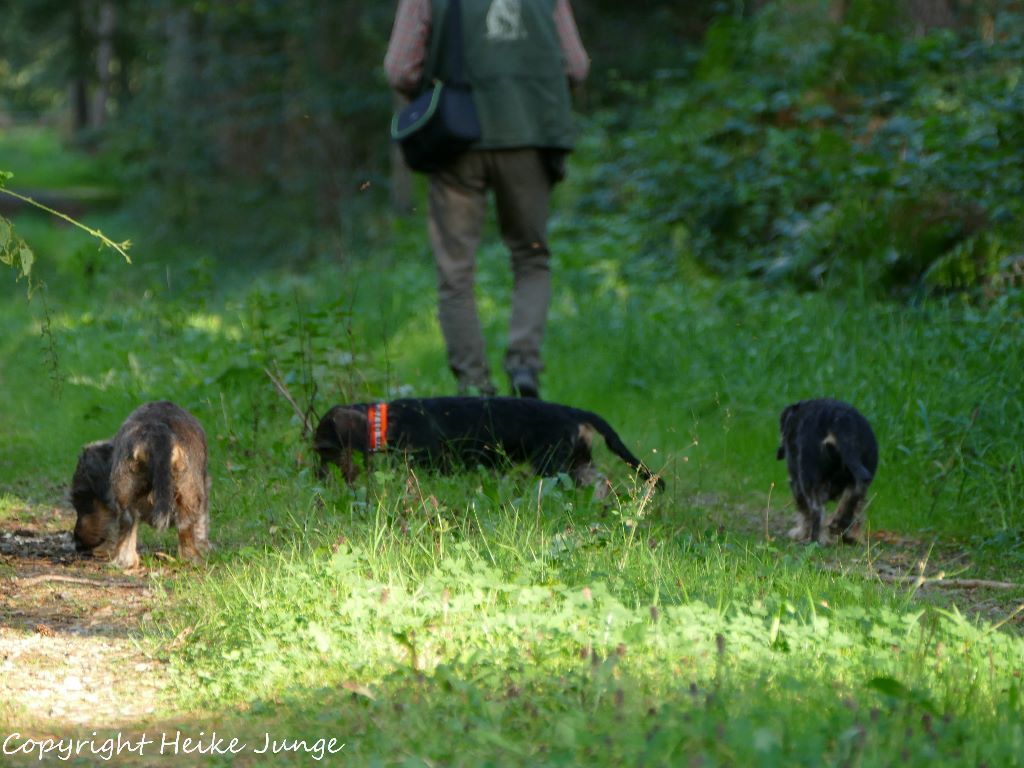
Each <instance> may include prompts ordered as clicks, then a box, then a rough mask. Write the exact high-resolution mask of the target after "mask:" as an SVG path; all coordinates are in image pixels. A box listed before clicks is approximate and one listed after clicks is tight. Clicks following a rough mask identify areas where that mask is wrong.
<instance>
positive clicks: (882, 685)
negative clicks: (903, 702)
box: [868, 677, 914, 699]
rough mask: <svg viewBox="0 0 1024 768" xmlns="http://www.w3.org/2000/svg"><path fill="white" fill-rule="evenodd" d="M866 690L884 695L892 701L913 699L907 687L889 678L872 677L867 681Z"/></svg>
mask: <svg viewBox="0 0 1024 768" xmlns="http://www.w3.org/2000/svg"><path fill="white" fill-rule="evenodd" d="M868 688H872V689H874V690H876V691H878V692H879V693H884V694H885V695H886V696H891V697H892V698H894V699H913V698H914V695H913V694H912V693H911V691H910V689H909V688H907V686H905V685H904V684H903V683H901V682H900V681H899V680H896V679H894V678H891V677H873V678H871V679H870V680H868Z"/></svg>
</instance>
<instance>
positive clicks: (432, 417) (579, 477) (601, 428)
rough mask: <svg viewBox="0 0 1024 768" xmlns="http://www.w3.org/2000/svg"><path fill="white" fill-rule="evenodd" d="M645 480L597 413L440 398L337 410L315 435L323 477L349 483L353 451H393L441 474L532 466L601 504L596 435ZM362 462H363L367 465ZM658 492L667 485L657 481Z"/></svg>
mask: <svg viewBox="0 0 1024 768" xmlns="http://www.w3.org/2000/svg"><path fill="white" fill-rule="evenodd" d="M595 432H596V433H600V434H601V435H602V436H603V437H604V439H605V442H606V443H607V445H608V447H609V448H610V449H611V450H612V451H613V452H614V453H615V454H617V455H618V456H619V457H620V458H621V459H622V460H623V461H625V462H626V463H627V464H629V466H631V467H633V468H634V469H635V470H636V471H637V472H638V473H639V474H640V475H641V476H642V477H643V478H644V479H647V480H649V479H651V478H652V477H653V474H652V473H651V471H650V470H649V469H647V467H646V466H644V464H643V462H642V461H640V459H638V458H637V457H636V456H634V455H633V454H632V453H630V451H629V449H628V448H627V447H626V446H625V445H624V444H623V442H622V440H621V439H620V438H619V436H618V435H617V434H616V432H615V430H614V429H612V428H611V426H609V424H608V422H606V421H605V420H604V419H602V418H601V417H600V416H598V415H597V414H596V413H591V412H589V411H582V410H579V409H576V408H570V407H569V406H567V405H556V404H555V403H549V402H545V401H541V400H533V399H523V398H514V397H435V398H426V399H403V400H394V401H392V402H390V403H356V404H354V405H337V406H335V407H334V408H332V409H331V410H330V411H328V412H327V413H326V414H325V415H324V417H323V418H322V419H321V420H320V424H319V425H318V426H317V428H316V435H315V437H314V443H313V447H314V448H315V449H316V451H317V453H318V454H319V455H320V471H321V473H324V472H325V471H326V467H327V465H328V464H336V465H337V466H338V467H340V468H341V472H342V475H344V477H345V479H346V480H347V481H348V482H349V483H352V482H354V480H355V478H356V474H357V469H356V466H355V464H354V462H353V461H352V456H353V451H358V452H359V453H362V454H363V455H364V457H368V456H369V455H370V454H372V453H374V452H378V451H383V450H388V449H394V450H397V451H401V452H403V453H405V454H406V456H408V458H409V460H410V461H411V462H413V463H416V464H421V465H422V464H427V465H429V466H433V467H436V468H437V469H440V470H441V471H451V470H454V469H456V468H458V467H473V466H476V465H483V466H487V467H494V466H499V465H502V464H505V463H515V462H529V463H530V465H531V466H532V467H533V469H534V471H535V472H536V473H537V474H538V475H541V476H550V475H555V474H558V473H559V472H567V473H568V474H569V475H570V477H572V479H573V481H574V482H575V483H576V485H578V486H580V485H587V484H592V485H594V488H595V495H596V496H597V497H598V498H603V497H604V496H605V495H607V493H608V490H609V486H608V481H607V479H606V478H605V477H604V476H603V475H602V474H601V473H600V472H598V471H597V468H596V467H595V466H594V463H593V460H592V456H591V444H592V443H593V440H594V434H595ZM364 460H365V459H364ZM656 483H657V485H658V487H663V486H664V483H663V482H662V481H661V479H660V478H659V479H658V480H657V481H656Z"/></svg>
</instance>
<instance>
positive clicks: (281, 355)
mask: <svg viewBox="0 0 1024 768" xmlns="http://www.w3.org/2000/svg"><path fill="white" fill-rule="evenodd" d="M91 223H95V224H97V225H99V226H100V227H101V228H103V229H104V231H108V232H110V233H113V234H116V236H117V237H118V238H119V239H120V238H122V237H132V238H133V239H136V240H139V239H140V238H139V236H138V235H139V233H136V232H132V231H130V225H128V224H126V222H125V221H124V220H106V221H103V220H101V221H97V222H91ZM605 223H606V224H607V226H608V228H609V229H613V228H614V227H615V226H620V224H617V223H616V222H615V221H614V220H609V221H607V222H605ZM17 224H18V227H19V231H21V232H22V233H23V235H24V236H25V237H27V238H29V239H30V240H31V241H32V242H33V244H34V247H35V248H36V249H37V256H38V264H39V266H38V269H39V276H40V277H41V278H42V279H44V280H45V281H46V283H47V285H48V290H47V292H46V293H45V295H43V294H37V295H36V297H35V298H34V299H33V300H32V301H31V303H29V302H26V300H25V298H24V293H23V286H21V287H19V286H11V287H10V288H8V289H5V290H8V293H9V299H8V300H7V301H5V302H4V303H3V305H2V307H0V328H2V329H3V330H2V334H0V388H2V390H3V391H4V392H5V393H6V394H5V401H4V404H5V407H4V409H3V410H2V411H0V434H2V435H3V437H2V438H0V466H3V468H4V472H3V477H4V482H3V484H2V486H0V494H3V498H4V499H17V500H21V499H35V500H40V499H43V500H45V499H49V500H50V501H54V500H55V499H54V498H53V497H54V495H55V494H56V493H57V492H58V489H59V488H60V487H61V484H63V483H64V482H66V479H67V478H68V477H69V476H70V473H71V471H72V469H73V465H74V461H75V458H76V456H77V451H78V448H79V447H80V445H81V444H82V443H84V442H86V441H88V440H92V439H97V438H100V437H104V436H109V435H110V434H112V433H113V431H114V430H115V429H116V428H117V426H118V424H119V423H120V421H121V420H122V419H123V418H124V415H125V414H126V413H127V412H128V411H129V410H130V409H131V408H132V407H134V406H135V405H137V404H138V403H139V402H142V401H145V400H150V399H156V398H162V397H170V398H172V399H174V400H176V401H177V402H179V403H180V404H182V405H184V406H185V407H187V408H189V409H191V410H192V411H193V412H195V413H196V414H197V415H198V416H199V417H200V419H201V420H202V421H203V423H204V424H205V426H206V429H207V432H208V435H209V438H210V445H211V466H212V471H213V476H214V490H213V504H212V514H213V538H214V540H215V541H216V543H217V550H216V551H215V552H214V554H213V555H212V557H211V563H210V566H209V568H208V570H206V571H204V572H194V571H190V570H183V571H181V572H180V573H176V574H175V573H172V575H171V576H170V577H169V578H168V580H167V581H166V587H167V593H166V597H165V599H164V601H163V602H162V606H161V608H160V609H159V611H158V612H157V613H156V614H155V615H154V616H153V617H152V618H151V619H150V620H148V621H147V622H145V623H144V625H143V633H144V634H143V637H142V642H143V644H144V647H146V648H147V649H149V651H150V652H151V653H154V654H156V655H157V656H158V657H160V658H162V659H165V660H166V661H167V662H168V665H169V669H170V671H171V674H172V675H173V676H174V677H175V679H176V685H177V690H178V694H177V699H176V700H177V704H178V706H179V708H180V709H179V710H178V711H177V712H176V713H175V714H172V715H169V716H168V717H169V721H170V722H171V723H172V724H173V727H181V728H183V729H184V730H185V731H188V732H191V733H198V731H199V730H205V731H206V732H209V730H210V729H211V728H213V727H217V728H218V729H219V730H220V731H222V732H230V733H232V734H236V733H237V734H241V735H243V736H245V737H247V738H248V739H249V740H250V742H252V743H254V744H255V743H261V742H262V734H263V733H264V732H270V733H271V734H272V736H277V737H280V738H285V737H287V738H308V739H310V741H311V743H312V742H313V741H315V740H316V739H317V738H320V737H332V736H333V737H337V738H338V739H339V740H340V741H343V742H344V743H345V745H346V746H345V749H344V750H343V753H342V757H343V758H344V759H345V761H346V762H348V763H351V764H357V765H362V764H366V765H375V764H415V765H420V764H435V765H436V764H446V765H483V764H502V765H505V764H512V765H575V764H581V763H587V764H607V765H619V764H640V763H649V764H665V765H668V764H678V763H680V762H684V763H685V762H688V761H692V762H694V763H695V764H696V763H699V764H704V765H747V764H757V765H793V764H806V765H888V764H891V763H894V762H898V763H900V764H925V763H928V764H948V765H962V764H981V763H982V762H986V763H987V764H989V765H1019V764H1020V763H1021V755H1024V730H1022V726H1021V715H1022V714H1024V707H1022V701H1021V678H1020V675H1021V671H1022V665H1021V658H1022V652H1024V644H1022V642H1021V639H1020V637H1019V633H1018V632H1017V631H1016V630H1015V629H1013V625H1014V623H1015V621H1016V620H1015V619H1012V618H1011V617H1012V613H1013V610H1014V605H1015V604H1014V603H1013V602H1012V599H1013V598H1014V597H1018V598H1019V597H1020V596H1021V593H1020V591H1018V592H1016V593H1009V597H1008V598H1007V599H1005V600H1003V601H1001V602H997V603H996V604H995V606H994V607H993V606H992V604H991V603H988V604H987V608H979V605H978V603H977V602H976V601H975V600H974V598H973V596H972V595H971V594H970V593H950V596H944V595H941V594H940V595H939V596H934V597H928V596H927V595H926V594H923V593H918V592H917V591H916V590H915V589H913V588H912V587H909V586H904V587H896V586H893V585H889V584H884V583H881V582H879V581H876V580H870V579H864V578H861V577H858V576H856V575H855V574H857V573H863V572H864V570H865V567H866V566H865V562H866V561H867V560H871V559H875V558H878V559H880V560H883V561H884V560H886V558H887V557H888V554H887V550H886V547H885V545H884V544H873V545H872V547H871V548H864V547H854V548H845V549H843V550H842V551H839V552H833V551H820V550H816V549H808V548H804V547H801V546H796V545H791V544H789V543H786V542H784V541H782V540H778V539H775V538H771V539H766V538H765V536H764V533H763V520H764V514H765V512H766V510H768V514H769V517H770V520H771V523H772V526H773V532H777V530H775V529H776V528H777V526H778V523H779V518H780V511H783V510H784V509H785V508H786V507H788V506H790V505H791V502H790V499H789V496H788V491H787V489H786V481H785V472H784V467H783V465H782V464H781V463H779V462H777V461H775V458H774V449H775V445H776V439H777V437H776V433H777V416H778V412H779V410H780V409H781V408H782V406H784V405H785V404H786V403H788V402H790V401H792V400H795V399H798V398H802V397H810V396H817V395H832V396H837V397H841V398H845V399H849V400H851V401H852V402H854V403H856V404H857V405H858V406H860V407H861V408H862V409H863V411H864V412H865V413H866V414H867V415H868V416H869V418H870V419H871V420H872V422H873V423H874V425H875V428H876V431H877V433H878V436H879V439H880V442H881V446H882V460H881V468H880V471H879V474H878V478H877V480H876V482H875V484H874V485H873V487H872V500H871V505H870V508H869V518H870V524H871V528H872V529H873V530H878V529H886V530H889V531H893V532H896V533H898V534H900V535H903V536H909V537H912V538H915V539H917V540H919V541H920V542H921V544H922V546H924V547H925V548H927V546H928V544H929V542H935V546H936V547H937V548H939V549H942V548H946V549H949V548H954V549H956V550H957V551H959V552H961V553H965V556H966V559H961V560H960V561H958V562H959V563H960V565H959V566H958V567H959V568H960V570H959V571H957V572H956V573H954V574H951V575H964V576H979V575H980V576H997V577H1000V578H1010V579H1015V580H1018V581H1020V580H1021V578H1022V573H1024V567H1022V564H1024V557H1022V556H1021V549H1020V546H1019V542H1018V540H1017V539H1016V535H1017V534H1016V532H1017V531H1019V530H1020V529H1021V525H1022V523H1024V518H1022V515H1024V512H1022V509H1024V507H1022V504H1021V501H1022V486H1021V480H1020V467H1021V466H1022V458H1024V456H1022V448H1021V445H1022V444H1024V441H1022V440H1021V437H1022V435H1021V429H1022V426H1021V425H1022V424H1024V418H1022V416H1024V414H1022V407H1024V406H1022V404H1021V403H1022V401H1021V398H1020V397H1019V394H1020V390H1019V371H1020V370H1021V367H1022V365H1021V363H1022V361H1021V348H1022V346H1021V341H1022V339H1021V323H1020V320H1021V304H1020V302H1019V299H1018V298H1016V297H1014V296H1013V295H1012V294H1011V295H1010V296H1008V297H1007V298H1005V299H1003V300H1002V301H1001V302H998V303H996V304H994V305H991V306H987V307H985V308H979V307H976V306H970V305H965V304H959V303H956V302H933V303H929V304H926V305H924V306H920V307H914V308H908V307H900V306H897V305H892V304H887V303H879V302H875V301H873V300H870V299H868V298H865V297H863V296H860V295H857V294H856V293H854V294H852V295H800V294H794V293H788V292H765V291H763V290H761V289H760V288H759V287H758V286H757V285H754V284H749V283H742V282H731V283H724V282H717V281H713V280H708V279H705V278H702V277H700V276H699V275H692V276H691V277H690V278H689V279H687V280H686V281H683V280H679V279H675V280H658V281H655V280H652V279H644V278H642V277H638V273H639V272H641V271H642V270H641V269H640V268H641V267H642V265H638V264H635V263H630V262H629V260H628V259H625V258H623V256H622V253H623V251H622V249H621V247H617V245H616V243H615V242H613V241H612V239H608V240H607V241H606V240H604V239H602V238H599V237H595V238H593V239H586V238H582V239H581V238H575V237H573V238H570V237H568V233H570V232H572V231H573V230H572V228H571V227H570V226H569V223H568V222H561V223H557V224H556V227H555V235H554V245H555V248H556V250H557V253H558V264H557V266H556V270H555V275H556V290H555V296H556V298H555V302H554V306H553V309H552V317H551V325H550V332H549V337H548V341H547V345H546V355H547V362H548V368H547V371H546V373H545V376H544V379H543V386H544V391H545V395H546V396H547V397H549V398H550V399H552V400H556V401H564V402H569V403H572V404H574V405H579V406H581V407H586V408H589V409H593V410H596V411H598V412H600V413H601V414H603V415H605V416H606V417H607V418H608V419H609V421H610V422H611V423H612V424H614V425H615V426H616V428H617V429H618V430H619V431H620V433H621V434H622V435H623V437H624V439H625V440H626V442H627V444H629V445H630V447H631V448H632V449H634V450H635V451H636V452H637V454H638V455H640V456H641V457H642V458H644V460H645V461H647V462H649V463H650V464H651V465H652V466H653V467H654V468H656V469H659V470H663V471H664V473H665V476H666V479H667V481H668V491H667V492H666V493H664V494H661V495H659V496H657V497H655V498H654V499H646V498H645V497H644V496H643V495H642V493H641V492H640V490H639V489H637V488H635V487H634V486H633V485H632V483H631V481H630V478H629V474H628V472H627V471H626V470H625V468H624V467H621V466H619V464H618V462H617V460H616V459H614V457H613V456H612V455H611V454H610V453H608V452H606V451H604V450H603V449H602V451H601V452H600V453H599V455H598V462H599V463H600V464H601V465H602V468H604V469H605V470H607V471H608V472H609V474H611V476H612V477H613V479H614V481H615V483H616V491H617V499H616V501H615V502H614V503H612V504H609V505H602V504H599V503H596V502H594V501H593V500H592V499H591V498H590V497H589V494H588V493H586V492H577V491H575V490H573V489H572V488H571V487H567V486H566V485H565V483H564V482H563V481H561V480H558V479H548V480H544V481H543V482H539V481H538V480H536V479H535V478H532V477H530V476H529V475H528V474H527V473H526V472H525V470H523V469H521V468H520V469H517V470H514V471H512V472H510V473H507V474H494V473H490V472H485V471H480V472H477V473H470V474H468V475H462V476H455V477H436V476H433V475H431V474H430V473H424V472H420V471H416V472H415V474H412V475H410V474H409V473H408V472H407V469H406V467H404V466H403V465H402V464H401V463H400V462H394V463H390V464H388V463H386V462H385V463H383V464H380V465H379V466H378V468H377V471H375V472H374V473H373V475H372V477H371V478H369V479H368V480H365V481H364V482H361V483H360V484H359V485H358V486H357V487H356V488H354V489H346V488H344V487H343V486H340V485H339V484H338V483H336V482H334V481H332V482H329V483H326V484H322V483H319V482H318V481H317V480H316V479H315V478H314V476H313V474H312V472H311V465H312V460H311V459H312V457H311V452H310V449H309V447H308V445H306V444H305V443H304V442H303V441H302V440H301V437H300V427H299V424H298V420H297V418H296V417H295V415H294V414H293V412H292V410H291V408H290V406H288V405H287V404H286V403H285V402H284V401H283V399H282V398H281V397H280V396H279V395H278V394H277V393H276V392H275V391H274V389H273V387H272V386H271V384H270V382H269V381H268V379H267V377H266V375H265V374H264V372H263V368H264V367H270V368H274V369H277V370H278V371H280V372H281V373H282V375H283V376H284V377H285V379H286V381H287V383H288V386H289V388H290V389H291V390H292V392H293V394H294V395H295V396H296V397H297V398H298V399H299V400H300V402H304V400H305V398H306V397H307V396H308V393H309V392H310V391H311V389H310V384H311V382H314V381H315V383H316V387H317V389H316V393H317V399H316V403H317V406H318V408H319V410H320V412H322V411H324V410H325V409H326V407H328V406H329V405H331V404H334V403H336V402H342V401H348V400H355V399H362V398H370V397H389V396H395V395H398V394H404V393H413V394H417V395H436V394H444V393H448V392H451V391H452V382H451V381H450V379H449V375H448V373H447V371H446V370H445V368H444V356H443V349H442V345H441V341H440V336H439V333H438V330H437V326H436V321H435V319H434V310H435V307H434V293H433V274H432V271H431V262H430V259H429V254H428V253H427V251H426V247H425V245H424V244H423V238H422V235H421V232H420V223H419V222H416V223H413V224H400V225H398V226H397V227H396V229H395V232H394V234H393V236H392V238H391V240H390V241H389V242H388V243H385V244H384V245H382V246H379V247H378V248H377V249H376V250H374V251H373V252H372V253H368V254H366V255H365V257H363V258H361V259H358V260H349V261H346V262H344V263H343V264H342V265H338V264H337V263H326V262H325V263H315V264H313V265H311V266H310V267H309V268H308V270H306V271H304V272H302V273H297V272H294V271H288V270H264V271H261V272H257V273H254V274H251V275H250V276H249V277H248V279H247V280H240V279H238V277H237V273H236V271H232V270H227V269H223V268H222V266H221V264H220V262H218V261H216V260H213V259H210V258H203V257H202V256H201V255H200V257H198V258H193V257H191V256H190V257H189V258H184V257H181V256H180V255H179V254H178V253H169V254H166V255H165V254H160V253H147V255H146V258H139V259H137V260H136V263H135V264H134V265H133V266H130V267H129V266H126V265H124V264H123V263H122V262H121V261H120V260H119V259H118V258H117V257H115V255H113V254H111V253H109V252H105V253H98V252H97V251H96V248H95V246H94V245H93V244H90V243H89V242H88V240H85V239H82V238H80V236H79V234H77V233H75V232H74V231H72V230H69V229H65V228H52V226H51V225H50V224H49V223H47V222H44V221H43V220H39V219H29V218H19V220H18V222H17ZM125 230H129V231H125ZM618 245H619V246H621V243H619V244H618ZM221 258H222V259H224V261H226V262H230V261H236V260H238V259H243V258H244V256H243V255H237V256H236V255H227V254H225V255H223V256H222V257H221ZM505 269H506V267H505V263H504V255H503V253H502V251H501V249H500V248H498V247H497V246H489V247H487V248H485V249H484V252H483V254H482V256H481V278H480V282H481V287H482V290H481V298H482V309H483V312H484V315H485V318H486V319H485V323H486V332H487V336H488V338H489V340H490V341H491V354H492V356H493V359H494V363H495V370H499V368H498V365H497V363H498V360H499V359H500V354H501V339H502V336H503V333H504V322H505V320H504V317H505V315H504V311H503V308H504V307H507V306H508V290H509V286H508V282H509V281H508V276H507V274H506V272H505ZM224 274H232V275H234V277H232V279H231V280H222V275H224ZM44 299H45V303H44ZM43 328H48V329H49V330H48V332H47V333H45V334H43V333H41V332H42V329H43ZM6 503H7V502H6V501H5V502H4V504H6ZM0 508H2V505H0ZM144 540H145V541H146V542H147V543H148V544H149V545H150V546H152V545H153V544H154V543H158V544H160V545H161V546H163V547H164V548H167V549H170V550H171V551H173V535H166V534H165V535H163V536H157V535H156V534H154V533H153V532H151V531H148V530H147V531H145V532H144ZM151 562H152V561H151ZM964 563H966V565H964ZM843 569H846V570H848V571H850V573H849V574H847V575H844V574H843V573H841V572H840V571H842V570H843ZM922 598H924V599H922ZM978 610H984V613H983V616H978ZM1000 617H1002V619H1010V621H1008V622H1007V623H1005V624H993V623H990V622H992V621H1001V619H1000ZM190 712H192V713H196V712H198V713H201V714H192V715H189V714H185V713H190ZM140 727H141V726H140ZM291 758H292V759H294V761H295V763H296V764H298V763H301V762H303V761H307V762H308V760H309V758H308V757H303V756H296V755H291ZM247 761H248V762H247ZM428 761H429V763H428ZM236 762H237V763H238V764H243V765H244V764H250V762H251V763H252V764H255V762H256V757H255V756H254V755H245V754H243V755H239V756H238V757H237V758H236Z"/></svg>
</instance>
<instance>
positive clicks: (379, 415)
mask: <svg viewBox="0 0 1024 768" xmlns="http://www.w3.org/2000/svg"><path fill="white" fill-rule="evenodd" d="M366 418H367V420H368V421H369V430H370V450H371V451H383V450H384V449H385V448H386V447H387V445H388V404H387V403H377V404H376V405H371V406H370V407H369V408H368V409H367V412H366Z"/></svg>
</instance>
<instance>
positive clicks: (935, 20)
mask: <svg viewBox="0 0 1024 768" xmlns="http://www.w3.org/2000/svg"><path fill="white" fill-rule="evenodd" d="M908 5H909V11H910V19H911V22H912V23H913V25H914V34H915V35H919V36H920V35H926V34H928V32H929V31H931V30H933V29H937V28H943V29H951V28H953V27H955V26H956V23H957V18H956V13H955V12H954V9H953V8H952V6H951V5H950V0H909V3H908Z"/></svg>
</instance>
